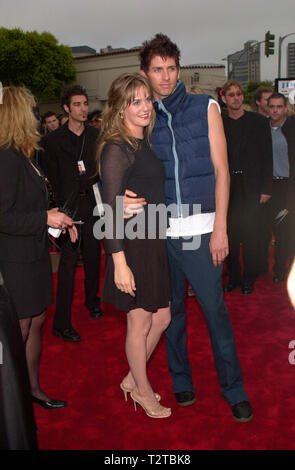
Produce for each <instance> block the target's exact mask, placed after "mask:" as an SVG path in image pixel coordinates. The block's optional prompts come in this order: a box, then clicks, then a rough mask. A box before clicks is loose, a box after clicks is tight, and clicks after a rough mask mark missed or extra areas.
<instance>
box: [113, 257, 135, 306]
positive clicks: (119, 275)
mask: <svg viewBox="0 0 295 470" xmlns="http://www.w3.org/2000/svg"><path fill="white" fill-rule="evenodd" d="M112 256H113V261H114V268H115V274H114V281H115V284H116V286H117V288H118V289H119V290H120V291H122V292H125V293H126V294H130V295H132V297H135V292H134V291H135V290H136V287H135V280H134V276H133V273H132V271H131V269H130V268H129V266H128V265H127V263H126V258H125V253H124V252H123V251H120V252H118V253H113V255H112Z"/></svg>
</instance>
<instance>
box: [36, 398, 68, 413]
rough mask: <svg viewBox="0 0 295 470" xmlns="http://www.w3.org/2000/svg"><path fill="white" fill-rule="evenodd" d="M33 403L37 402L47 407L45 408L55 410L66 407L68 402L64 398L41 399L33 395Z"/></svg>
mask: <svg viewBox="0 0 295 470" xmlns="http://www.w3.org/2000/svg"><path fill="white" fill-rule="evenodd" d="M32 401H33V403H37V405H39V406H41V407H42V408H45V410H54V409H57V408H64V407H65V406H67V402H66V401H63V400H48V401H46V400H40V398H37V397H34V396H33V395H32Z"/></svg>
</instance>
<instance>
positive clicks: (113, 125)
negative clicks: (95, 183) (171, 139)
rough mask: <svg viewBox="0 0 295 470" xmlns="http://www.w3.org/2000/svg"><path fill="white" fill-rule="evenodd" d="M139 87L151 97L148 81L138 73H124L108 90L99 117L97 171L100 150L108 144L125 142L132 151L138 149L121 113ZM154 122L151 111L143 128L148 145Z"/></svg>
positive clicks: (136, 142)
mask: <svg viewBox="0 0 295 470" xmlns="http://www.w3.org/2000/svg"><path fill="white" fill-rule="evenodd" d="M141 87H145V88H146V89H147V90H148V92H149V94H150V96H152V89H151V86H150V84H149V82H148V80H147V79H146V78H145V77H143V76H142V75H140V74H139V73H124V74H122V75H120V76H119V77H118V78H116V79H115V80H114V81H113V83H112V85H111V87H110V89H109V93H108V101H107V103H106V106H105V108H104V110H103V112H102V115H101V119H102V121H101V134H100V137H99V146H98V151H97V161H98V169H99V166H100V165H99V161H100V156H101V153H102V150H103V148H104V146H105V145H106V144H107V143H108V142H114V143H119V144H120V143H123V142H126V143H128V144H129V145H130V146H131V148H132V149H133V151H136V150H137V149H138V141H137V140H136V138H135V137H132V136H130V135H128V129H127V127H126V126H125V123H124V119H122V115H121V112H122V111H124V109H125V108H126V107H128V106H129V105H130V104H131V103H132V102H133V101H134V99H135V96H136V91H137V90H138V89H139V88H141ZM154 122H155V111H154V110H153V111H152V116H151V119H150V123H149V125H148V126H147V127H146V128H145V136H146V138H147V139H148V142H149V143H151V134H152V130H153V126H154Z"/></svg>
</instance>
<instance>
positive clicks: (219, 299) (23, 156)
mask: <svg viewBox="0 0 295 470" xmlns="http://www.w3.org/2000/svg"><path fill="white" fill-rule="evenodd" d="M139 57H140V73H138V74H136V73H125V74H123V75H120V76H119V77H118V78H116V79H115V80H114V81H113V83H112V84H111V87H110V90H109V93H108V100H107V103H106V105H105V108H104V110H103V111H102V112H101V111H97V110H96V111H93V112H92V113H90V114H89V109H88V96H87V92H86V90H85V89H84V88H83V87H81V86H80V85H73V86H70V87H67V88H66V89H65V90H64V92H63V94H62V97H61V107H62V111H63V114H62V115H60V116H58V115H57V114H56V113H54V112H51V111H48V112H47V113H45V114H44V116H43V117H42V121H41V127H40V124H39V122H38V121H37V119H36V117H35V116H34V113H33V108H34V106H35V102H34V98H33V96H32V94H31V93H30V91H29V90H28V89H26V88H24V87H14V86H8V87H4V89H3V104H2V105H0V119H1V128H0V162H1V172H0V188H1V191H0V271H1V276H0V288H1V290H0V294H1V303H0V308H1V318H2V317H5V318H6V322H7V327H5V328H4V327H3V328H2V330H0V331H1V335H2V336H3V337H4V335H5V337H6V338H8V337H9V338H11V337H13V333H12V331H16V332H17V330H19V340H18V343H17V350H18V352H19V356H23V357H26V364H25V362H24V361H21V360H19V361H17V362H16V363H15V362H14V363H13V364H11V365H10V374H7V371H6V372H5V370H4V367H3V366H2V365H0V385H1V388H2V389H3V390H5V389H6V390H8V387H5V384H4V380H6V381H7V380H8V379H7V377H8V375H9V377H10V378H9V380H10V381H14V382H15V383H17V387H16V389H17V390H19V391H18V394H17V395H16V396H15V397H14V396H13V395H11V394H10V404H9V405H7V403H9V402H8V401H7V400H6V399H5V396H4V395H2V396H1V399H0V414H1V416H0V417H1V418H2V419H1V420H0V422H1V426H2V434H3V435H5V436H6V437H5V440H3V442H4V444H3V445H4V446H5V448H34V447H36V436H35V433H36V425H35V423H34V419H33V414H32V403H33V402H34V403H36V404H38V405H39V406H42V407H43V408H45V409H51V410H52V409H56V408H62V407H65V406H66V405H67V403H66V402H65V401H64V400H60V399H52V398H50V394H47V393H45V392H44V391H43V390H42V388H41V386H40V383H39V374H38V369H39V362H40V355H41V337H42V335H41V331H42V325H43V323H44V321H45V318H46V308H47V307H48V306H49V305H50V304H51V303H52V300H53V287H52V272H51V263H50V256H49V236H48V229H49V228H50V230H53V229H54V231H53V232H52V231H51V232H50V233H51V234H54V236H55V237H56V240H58V245H59V250H60V263H59V268H58V282H57V293H56V305H55V315H54V322H53V334H55V335H56V336H58V337H59V338H60V339H62V340H64V341H71V342H78V341H81V340H82V338H81V336H80V334H79V332H77V330H76V329H75V328H74V326H73V325H72V321H71V310H72V303H73V297H74V275H75V269H76V266H77V260H78V256H79V253H80V252H81V253H82V256H83V266H84V271H85V281H84V291H85V307H86V309H88V311H89V315H90V317H91V318H92V319H96V320H98V319H101V318H102V317H103V311H102V308H101V299H100V297H99V295H98V292H99V287H100V286H99V280H100V262H101V239H104V246H105V250H106V253H107V256H106V258H107V264H106V274H105V277H104V285H103V290H102V301H103V302H108V303H111V304H113V305H114V306H115V307H116V308H117V309H118V310H121V311H122V312H125V315H126V321H127V336H126V357H127V361H128V364H129V371H126V373H125V374H124V372H123V371H122V381H121V383H120V388H121V390H122V391H123V393H124V396H125V399H126V400H127V397H128V393H130V396H131V398H132V400H133V402H134V406H135V409H136V408H137V405H140V406H141V407H142V409H143V410H144V411H145V413H146V414H147V416H148V417H151V418H168V417H169V416H171V414H172V412H173V411H172V410H171V408H168V407H166V406H163V405H162V404H161V397H160V395H159V394H158V393H157V392H155V391H154V389H153V387H152V385H151V383H150V381H149V378H148V375H147V363H148V360H149V359H150V357H151V355H152V353H153V351H154V350H155V348H156V346H157V344H158V342H159V339H160V337H161V335H162V334H163V333H164V332H165V335H166V349H167V359H168V368H169V372H170V375H171V378H172V387H173V392H174V394H175V399H176V402H177V403H178V405H180V406H189V405H192V404H193V403H194V402H195V400H196V397H195V391H194V384H193V377H192V372H191V366H190V361H189V357H188V353H187V346H186V343H187V331H186V309H185V302H184V300H185V296H186V289H187V283H189V286H190V289H191V291H192V292H193V294H194V295H195V296H196V298H197V300H198V301H199V303H200V305H201V307H202V310H203V313H204V316H205V319H206V323H207V326H208V330H209V334H210V339H211V346H212V352H213V357H214V362H215V367H216V372H217V376H218V379H219V383H220V388H221V391H222V395H223V397H224V398H225V400H226V401H227V402H228V404H229V406H230V408H231V412H232V416H233V418H234V419H235V420H237V421H239V422H248V421H250V420H251V419H252V417H253V412H252V408H251V405H250V400H249V398H248V396H247V393H246V391H245V388H244V384H243V376H242V371H241V366H240V363H239V358H238V355H237V351H236V347H235V341H234V334H233V330H232V326H231V322H230V318H229V315H228V311H227V307H226V304H225V301H224V295H223V294H224V292H226V293H230V292H232V291H233V290H235V289H236V288H238V287H240V288H241V291H242V293H243V294H244V295H250V294H252V292H253V291H254V285H255V280H256V279H257V278H258V277H259V276H261V275H264V274H266V273H268V271H269V263H270V260H269V250H270V246H271V241H272V237H273V236H274V237H275V250H274V267H273V279H272V281H273V282H274V283H280V282H284V280H285V278H286V274H287V272H288V266H289V265H288V263H289V264H290V263H291V262H292V260H293V257H294V243H293V236H292V232H293V226H294V203H293V201H294V189H295V183H294V162H295V141H294V139H295V132H294V127H295V115H292V116H290V117H288V116H287V114H288V108H287V99H286V98H285V96H284V95H282V94H280V93H277V92H274V90H273V89H272V88H260V89H259V90H258V91H257V92H256V94H255V105H256V106H257V111H255V112H251V111H248V110H245V107H244V106H243V91H242V88H241V86H240V84H239V83H238V82H237V81H236V80H228V81H227V82H226V83H225V84H224V86H223V90H222V101H223V105H224V106H223V107H222V108H221V107H220V105H219V104H218V102H217V101H216V100H215V99H213V98H212V97H210V96H208V95H205V94H202V93H201V92H200V91H199V90H197V91H196V90H189V91H187V90H186V88H185V85H184V83H183V82H182V81H181V80H180V79H179V76H180V50H179V48H178V47H177V45H176V44H175V43H173V42H172V41H171V40H170V39H169V38H168V37H167V36H166V35H163V34H157V35H156V36H155V37H154V38H152V39H151V40H150V41H146V42H144V43H143V45H142V48H141V50H140V55H139ZM49 189H50V191H48V190H49ZM49 194H50V195H51V198H50V199H51V201H49V200H48V199H49V197H48V195H49ZM118 197H119V198H118ZM101 199H102V201H103V203H104V204H105V216H104V215H103V213H102V212H100V211H98V210H97V208H98V207H99V206H100V204H101ZM119 201H121V202H122V204H121V205H120V204H119ZM151 205H156V206H158V205H164V206H166V207H168V208H170V207H172V206H173V210H171V211H170V212H169V211H168V217H167V213H166V214H165V216H164V217H163V218H162V219H161V217H160V216H159V219H157V222H156V225H155V236H153V237H149V236H148V234H149V228H150V227H151V225H152V224H153V223H154V220H153V221H152V219H151V213H150V211H149V207H150V206H151ZM107 207H110V208H111V211H107V210H106V209H107ZM101 217H105V219H104V220H105V223H106V224H107V223H110V224H111V226H112V227H113V230H112V233H111V234H110V233H109V232H107V231H106V232H105V233H104V232H103V228H102V227H103V224H100V225H97V221H98V220H100V218H101ZM132 220H136V225H137V227H138V226H139V227H141V228H142V230H143V232H142V231H141V233H143V234H144V236H138V237H129V236H127V235H126V233H127V231H126V229H127V226H128V224H129V223H130V221H132ZM120 221H121V222H122V223H123V226H124V227H125V230H124V233H123V236H121V235H120V233H119V229H118V227H119V226H120ZM163 224H164V232H165V237H162V236H161V233H162V230H163ZM98 226H99V227H101V228H100V229H99V230H100V233H97V227H98ZM94 228H95V230H94ZM166 235H167V236H166ZM240 252H241V253H242V263H241V262H240ZM224 262H226V263H227V270H228V275H229V278H228V281H227V283H226V284H225V285H222V268H223V263H224ZM2 299H3V301H2ZM12 318H13V319H14V321H13V322H12V321H11V319H12ZM16 319H18V320H19V323H17V321H16ZM102 321H103V320H102ZM3 325H4V323H3ZM20 338H22V341H21V340H20ZM0 340H1V342H3V343H6V344H7V340H6V342H5V341H4V340H3V341H2V338H0ZM10 341H12V340H10ZM14 341H15V340H14ZM6 367H7V364H6ZM20 370H21V371H22V377H23V379H22V380H21V381H20V380H19V377H20V374H19V371H20ZM4 372H5V373H4ZM20 396H21V397H22V398H21V399H20V398H19V397H20ZM13 400H15V401H16V400H18V402H19V403H20V402H21V403H22V404H23V406H22V407H21V406H20V407H19V408H15V406H14V404H13ZM4 405H5V406H4ZM7 406H8V408H7ZM4 408H5V409H4ZM24 409H25V410H26V413H25V416H26V418H25V419H24V418H23V419H22V420H21V422H22V423H23V426H22V427H20V426H19V424H17V423H19V422H20V421H19V420H18V419H17V416H16V413H24ZM12 410H13V411H12ZM24 436H30V437H29V438H26V439H25V438H24Z"/></svg>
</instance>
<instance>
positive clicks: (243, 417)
mask: <svg viewBox="0 0 295 470" xmlns="http://www.w3.org/2000/svg"><path fill="white" fill-rule="evenodd" d="M231 409H232V413H233V417H234V419H235V420H236V421H239V422H240V423H247V422H248V421H251V419H252V418H253V413H252V408H251V405H250V403H249V402H248V401H241V402H239V403H236V405H233V406H232V407H231Z"/></svg>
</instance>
